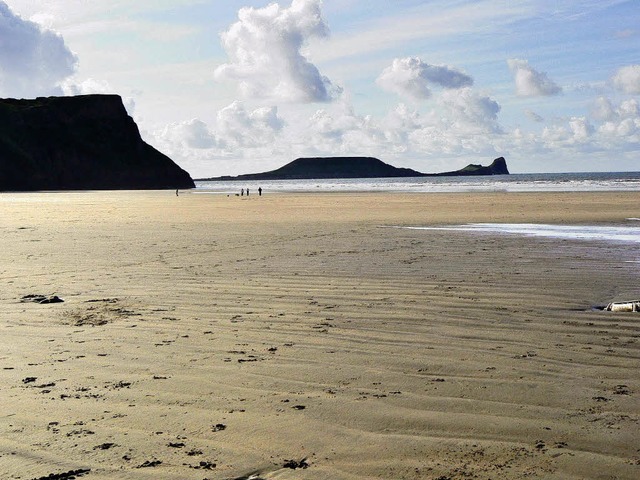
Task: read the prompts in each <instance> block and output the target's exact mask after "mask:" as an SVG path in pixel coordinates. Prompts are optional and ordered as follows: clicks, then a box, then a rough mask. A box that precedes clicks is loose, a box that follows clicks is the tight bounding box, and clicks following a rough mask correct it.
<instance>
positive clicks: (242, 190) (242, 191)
mask: <svg viewBox="0 0 640 480" xmlns="http://www.w3.org/2000/svg"><path fill="white" fill-rule="evenodd" d="M240 196H241V197H244V188H241V189H240Z"/></svg>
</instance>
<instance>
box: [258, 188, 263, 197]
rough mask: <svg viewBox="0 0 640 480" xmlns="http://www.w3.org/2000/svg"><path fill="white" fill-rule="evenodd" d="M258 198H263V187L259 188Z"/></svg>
mask: <svg viewBox="0 0 640 480" xmlns="http://www.w3.org/2000/svg"><path fill="white" fill-rule="evenodd" d="M258 196H259V197H261V196H262V187H258Z"/></svg>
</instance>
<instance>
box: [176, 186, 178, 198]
mask: <svg viewBox="0 0 640 480" xmlns="http://www.w3.org/2000/svg"><path fill="white" fill-rule="evenodd" d="M177 196H178V189H177V188H176V197H177Z"/></svg>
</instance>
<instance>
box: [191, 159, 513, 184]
mask: <svg viewBox="0 0 640 480" xmlns="http://www.w3.org/2000/svg"><path fill="white" fill-rule="evenodd" d="M508 174H509V170H508V169H507V162H506V161H505V159H504V158H503V157H500V158H496V159H495V160H494V161H493V163H492V164H491V165H489V166H488V167H483V166H482V165H474V164H471V165H467V166H466V167H464V168H463V169H461V170H456V171H454V172H445V173H420V172H418V171H416V170H411V169H410V168H397V167H394V166H392V165H389V164H387V163H384V162H383V161H381V160H379V159H377V158H373V157H316V158H298V159H296V160H294V161H293V162H291V163H288V164H287V165H285V166H283V167H280V168H278V169H276V170H272V171H270V172H264V173H250V174H246V175H238V176H236V177H231V176H224V177H214V178H203V179H200V180H208V181H215V180H302V179H331V178H386V177H435V176H452V177H453V176H466V175H508Z"/></svg>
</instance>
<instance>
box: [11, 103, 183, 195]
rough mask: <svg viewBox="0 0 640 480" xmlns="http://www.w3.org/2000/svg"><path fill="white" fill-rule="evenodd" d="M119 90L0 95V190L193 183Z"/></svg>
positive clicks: (130, 187)
mask: <svg viewBox="0 0 640 480" xmlns="http://www.w3.org/2000/svg"><path fill="white" fill-rule="evenodd" d="M194 186H195V185H194V183H193V180H192V179H191V177H190V176H189V174H188V173H187V172H186V171H184V170H183V169H181V168H180V167H179V166H178V165H176V164H175V163H174V162H173V161H172V160H171V159H170V158H169V157H167V156H166V155H164V154H162V153H160V152H159V151H157V150H156V149H155V148H153V147H152V146H150V145H148V144H147V143H145V142H144V141H143V140H142V138H141V137H140V132H139V131H138V127H137V126H136V124H135V122H134V121H133V119H132V118H131V117H130V116H129V115H128V114H127V111H126V110H125V108H124V105H123V104H122V99H121V98H120V97H119V96H118V95H81V96H75V97H47V98H42V97H40V98H36V99H35V100H15V99H0V190H3V191H32V190H117V189H165V188H171V189H174V188H193V187H194Z"/></svg>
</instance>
